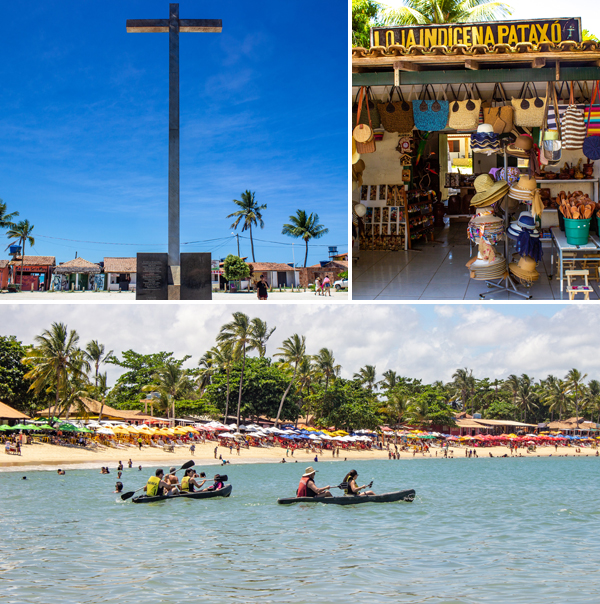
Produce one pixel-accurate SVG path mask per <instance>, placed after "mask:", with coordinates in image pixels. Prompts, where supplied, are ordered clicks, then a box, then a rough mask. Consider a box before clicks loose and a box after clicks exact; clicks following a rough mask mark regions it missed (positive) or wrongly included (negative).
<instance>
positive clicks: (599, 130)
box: [583, 82, 600, 161]
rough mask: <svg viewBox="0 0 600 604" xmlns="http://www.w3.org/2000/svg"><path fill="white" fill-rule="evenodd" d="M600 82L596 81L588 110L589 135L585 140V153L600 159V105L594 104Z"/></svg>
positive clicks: (588, 156) (587, 155)
mask: <svg viewBox="0 0 600 604" xmlns="http://www.w3.org/2000/svg"><path fill="white" fill-rule="evenodd" d="M599 88H600V82H595V83H594V92H593V93H592V98H591V100H590V106H589V108H588V111H587V136H586V137H585V140H584V141H583V153H584V155H585V156H586V157H587V158H588V159H592V160H594V161H596V160H598V159H600V105H594V101H595V100H596V97H597V96H598V94H599V92H600V91H599Z"/></svg>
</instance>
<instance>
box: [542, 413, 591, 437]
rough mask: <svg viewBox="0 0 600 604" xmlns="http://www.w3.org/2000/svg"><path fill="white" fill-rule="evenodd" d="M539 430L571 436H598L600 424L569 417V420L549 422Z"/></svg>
mask: <svg viewBox="0 0 600 604" xmlns="http://www.w3.org/2000/svg"><path fill="white" fill-rule="evenodd" d="M540 428H541V429H543V430H550V431H552V432H557V431H558V432H562V433H563V434H570V435H572V436H598V435H600V424H596V423H595V422H590V421H587V420H584V419H583V418H582V417H580V418H576V417H570V418H569V419H565V420H559V421H555V422H550V423H548V424H543V425H542V426H540Z"/></svg>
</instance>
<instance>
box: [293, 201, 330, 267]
mask: <svg viewBox="0 0 600 604" xmlns="http://www.w3.org/2000/svg"><path fill="white" fill-rule="evenodd" d="M289 220H290V223H291V224H284V225H283V229H282V231H281V232H282V234H283V235H289V236H290V237H295V238H296V239H298V238H300V237H301V238H302V239H304V243H305V244H306V253H305V254H304V266H305V267H306V263H307V262H308V242H309V241H310V240H311V239H320V238H321V237H323V235H326V234H327V233H329V229H326V228H325V227H324V226H323V225H322V224H319V215H318V214H306V212H305V211H304V210H296V215H295V216H290V218H289Z"/></svg>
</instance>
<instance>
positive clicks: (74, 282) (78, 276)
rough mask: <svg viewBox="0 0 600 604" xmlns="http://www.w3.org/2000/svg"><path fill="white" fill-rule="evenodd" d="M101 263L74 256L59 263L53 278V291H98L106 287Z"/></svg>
mask: <svg viewBox="0 0 600 604" xmlns="http://www.w3.org/2000/svg"><path fill="white" fill-rule="evenodd" d="M101 273H102V269H101V268H100V265H98V264H94V263H93V262H89V261H88V260H85V259H84V258H74V259H73V260H69V261H68V262H63V263H61V264H59V265H58V266H57V267H56V268H55V269H54V277H53V278H52V289H53V291H71V290H74V291H97V290H103V289H104V275H102V274H101Z"/></svg>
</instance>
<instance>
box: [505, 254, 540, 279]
mask: <svg viewBox="0 0 600 604" xmlns="http://www.w3.org/2000/svg"><path fill="white" fill-rule="evenodd" d="M536 264H537V263H536V261H535V260H534V259H533V258H532V257H531V256H521V259H520V260H519V263H518V264H515V263H514V262H511V263H510V264H509V265H508V269H509V270H510V272H511V273H513V274H515V275H516V276H517V277H519V279H524V280H525V281H537V280H538V279H539V278H540V274H539V273H538V272H537V270H536V268H535V267H536Z"/></svg>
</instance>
